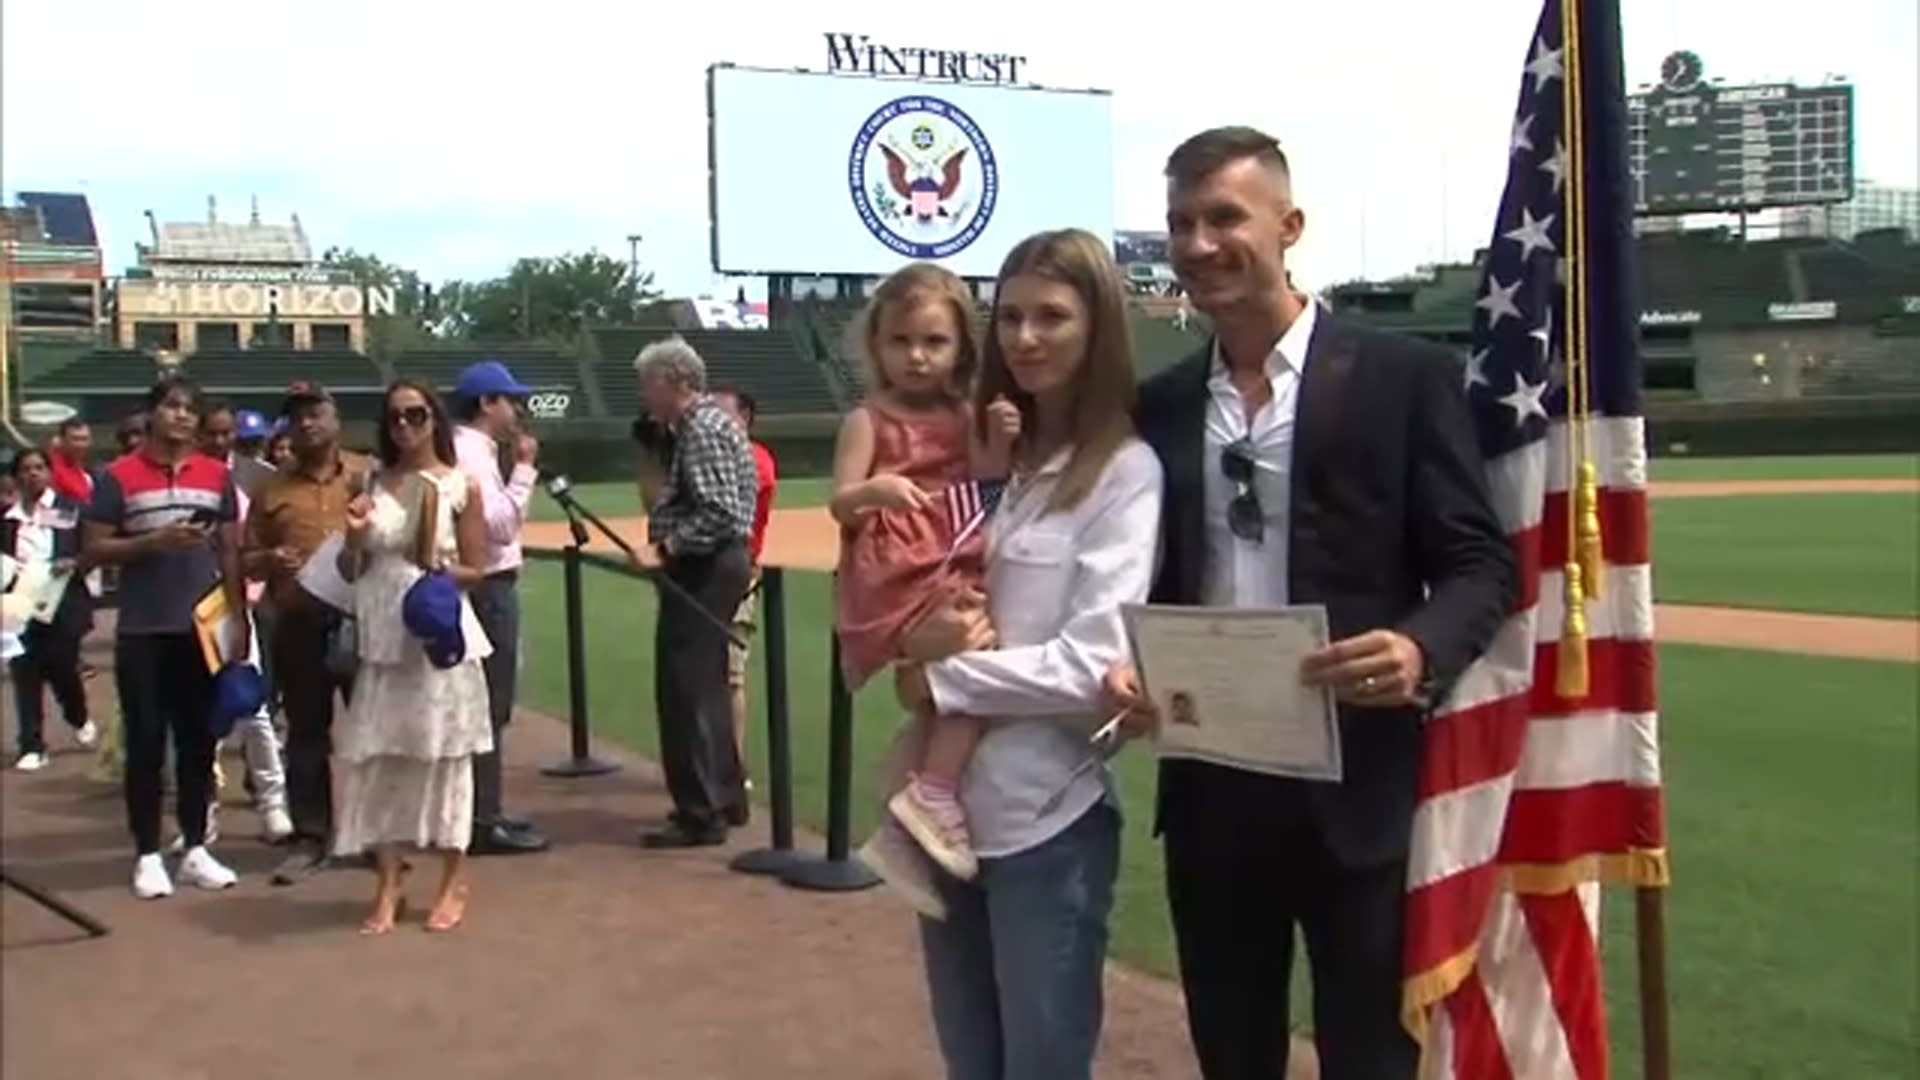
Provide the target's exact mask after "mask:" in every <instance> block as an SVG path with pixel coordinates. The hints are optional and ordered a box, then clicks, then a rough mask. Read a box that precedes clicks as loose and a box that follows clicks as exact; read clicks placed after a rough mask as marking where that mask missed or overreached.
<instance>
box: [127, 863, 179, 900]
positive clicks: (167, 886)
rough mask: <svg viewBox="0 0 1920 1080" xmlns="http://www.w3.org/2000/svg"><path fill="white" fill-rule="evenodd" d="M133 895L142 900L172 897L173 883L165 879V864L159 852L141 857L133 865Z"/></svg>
mask: <svg viewBox="0 0 1920 1080" xmlns="http://www.w3.org/2000/svg"><path fill="white" fill-rule="evenodd" d="M133 895H135V896H137V897H139V898H140V899H142V900H158V899H160V898H161V897H163V896H172V895H173V881H172V879H170V878H168V877H167V864H166V862H165V861H164V860H162V859H161V858H160V853H159V852H154V853H153V854H151V855H142V856H140V858H139V860H138V861H136V862H135V863H134V864H133Z"/></svg>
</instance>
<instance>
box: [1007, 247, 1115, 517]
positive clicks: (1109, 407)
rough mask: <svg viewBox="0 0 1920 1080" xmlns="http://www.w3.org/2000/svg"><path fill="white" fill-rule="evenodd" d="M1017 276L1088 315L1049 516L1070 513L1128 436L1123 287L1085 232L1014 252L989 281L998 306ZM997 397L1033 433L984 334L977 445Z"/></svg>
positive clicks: (1028, 399)
mask: <svg viewBox="0 0 1920 1080" xmlns="http://www.w3.org/2000/svg"><path fill="white" fill-rule="evenodd" d="M1021 274H1033V275H1035V276H1037V277H1042V278H1045V279H1047V280H1049V281H1057V282H1059V283H1060V284H1062V285H1065V286H1067V287H1069V288H1071V289H1072V290H1073V291H1074V292H1075V293H1078V294H1079V296H1080V302H1081V303H1082V304H1084V305H1085V306H1086V309H1087V356H1086V361H1085V362H1084V363H1082V364H1081V365H1080V370H1079V372H1077V373H1076V374H1075V375H1074V377H1073V386H1072V390H1071V392H1072V400H1073V412H1072V415H1071V417H1070V421H1069V422H1070V428H1071V429H1070V430H1069V432H1068V440H1069V443H1070V445H1072V447H1073V450H1072V455H1071V456H1070V457H1069V458H1068V459H1067V466H1066V471H1065V472H1064V473H1063V474H1062V475H1061V477H1060V483H1059V486H1057V487H1055V488H1054V491H1053V495H1052V497H1051V498H1050V499H1049V500H1048V506H1049V508H1050V509H1054V510H1071V509H1073V508H1074V507H1076V506H1078V505H1080V503H1081V501H1082V500H1084V499H1085V498H1086V497H1087V495H1088V494H1089V493H1091V492H1092V491H1093V488H1094V485H1096V484H1097V483H1099V481H1100V474H1101V472H1102V471H1103V470H1105V469H1106V467H1107V462H1108V461H1110V460H1112V458H1113V455H1114V454H1115V453H1116V452H1118V451H1119V449H1120V447H1121V446H1122V445H1124V444H1125V443H1126V441H1127V440H1128V439H1129V438H1131V437H1132V435H1133V397H1134V375H1133V332H1132V330H1131V328H1129V327H1128V325H1127V300H1126V286H1125V283H1124V282H1123V281H1122V280H1121V277H1120V268H1119V267H1118V266H1116V265H1115V264H1114V261H1113V254H1112V252H1110V251H1108V250H1107V245H1105V244H1103V243H1101V242H1100V238H1099V237H1097V236H1095V235H1093V234H1092V233H1090V232H1087V231H1085V230H1084V229H1058V230H1054V231H1052V232H1043V233H1035V234H1034V235H1032V236H1029V237H1027V238H1026V239H1025V240H1022V241H1020V243H1019V244H1017V245H1015V247H1014V249H1013V250H1012V251H1010V252H1008V253H1007V257H1006V260H1005V261H1004V262H1002V263H1001V264H1000V276H999V277H998V278H997V279H995V287H996V300H995V304H996V307H997V305H998V299H997V296H998V287H999V286H1004V285H1005V284H1006V283H1007V282H1008V281H1009V280H1011V279H1012V278H1014V277H1017V276H1019V275H1021ZM996 322H997V320H996ZM1001 396H1005V397H1006V398H1007V400H1009V401H1011V402H1013V403H1014V404H1015V405H1018V406H1019V407H1020V416H1021V419H1022V421H1023V430H1025V431H1029V432H1030V431H1032V430H1033V423H1034V414H1033V397H1032V396H1031V395H1029V394H1027V393H1026V392H1024V391H1022V390H1021V389H1020V386H1019V384H1018V383H1016V382H1014V380H1013V376H1012V374H1011V373H1010V372H1008V370H1007V359H1006V356H1005V354H1004V353H1003V352H1002V351H1001V349H1000V337H999V334H998V333H997V331H995V332H989V333H988V334H987V335H986V346H985V348H983V349H982V350H981V363H980V385H979V387H978V388H977V389H976V390H975V392H974V415H975V416H976V417H978V418H979V420H978V422H979V424H980V428H981V436H982V437H983V438H984V436H985V434H986V430H985V424H986V407H987V405H988V403H990V402H992V401H993V399H994V398H996V397H1001Z"/></svg>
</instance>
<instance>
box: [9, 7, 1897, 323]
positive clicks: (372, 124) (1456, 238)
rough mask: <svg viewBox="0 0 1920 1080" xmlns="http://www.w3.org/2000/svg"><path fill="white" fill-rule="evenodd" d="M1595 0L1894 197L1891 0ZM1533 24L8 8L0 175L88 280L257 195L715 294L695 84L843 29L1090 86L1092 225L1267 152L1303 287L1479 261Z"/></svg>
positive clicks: (738, 10) (783, 55)
mask: <svg viewBox="0 0 1920 1080" xmlns="http://www.w3.org/2000/svg"><path fill="white" fill-rule="evenodd" d="M1622 3H1623V5H1624V8H1625V15H1624V22H1625V29H1626V42H1627V79H1628V83H1629V84H1630V85H1631V84H1637V83H1642V82H1651V81H1653V80H1654V79H1655V78H1656V77H1657V71H1658V66H1659V62H1660V59H1661V57H1663V56H1664V55H1666V54H1667V53H1668V52H1670V51H1672V50H1674V49H1676V48H1690V49H1692V50H1694V51H1695V52H1697V53H1699V54H1700V55H1701V57H1702V59H1703V60H1704V62H1705V66H1706V68H1707V73H1708V74H1709V75H1710V76H1714V75H1717V76H1720V77H1723V78H1725V79H1726V80H1727V81H1728V82H1729V83H1742V82H1760V81H1767V80H1788V79H1791V80H1795V81H1798V82H1800V83H1802V84H1808V83H1818V82H1820V81H1821V80H1823V79H1824V78H1825V77H1827V76H1828V75H1829V74H1840V75H1845V76H1847V77H1848V78H1850V79H1851V80H1852V81H1853V82H1854V84H1855V86H1856V91H1855V93H1856V109H1857V118H1856V140H1857V150H1856V153H1855V160H1856V165H1857V168H1858V173H1859V175H1861V176H1863V177H1870V178H1874V179H1878V180H1880V181H1882V182H1886V183H1893V184H1900V185H1907V186H1912V185H1915V184H1916V183H1920V106H1917V105H1916V98H1917V97H1920V74H1916V72H1917V70H1920V64H1917V63H1916V51H1917V46H1920V25H1916V15H1915V10H1916V7H1917V6H1920V5H1917V4H1916V3H1915V0H1821V2H1819V3H1817V4H1811V5H1810V4H1808V3H1807V2H1806V0H1792V2H1788V0H1622ZM1539 7H1540V5H1539V0H1462V2H1457V3H1449V4H1442V3H1433V2H1431V0H1343V2H1339V3H1286V2H1281V3H1275V2H1273V0H1261V2H1244V3H1243V2H1238V0H1216V2H1215V3H1213V4H1210V5H1203V6H1182V5H1179V4H1158V5H1145V6H1138V7H1134V8H1132V9H1130V10H1132V11H1136V12H1139V14H1135V15H1129V16H1125V17H1119V16H1114V15H1101V16H1100V17H1098V18H1097V20H1094V21H1092V22H1089V21H1088V19H1087V18H1086V17H1084V16H1081V15H1070V14H1068V13H1067V11H1068V5H1064V4H1063V5H1058V6H1057V7H1054V6H1046V5H1039V4H1034V3H1032V2H1031V0H1021V2H1015V0H974V2H972V3H966V4H955V5H924V6H918V7H916V6H914V5H906V6H894V7H891V8H885V7H881V6H876V5H874V4H871V3H861V4H855V3H851V2H843V0H813V2H809V3H805V4H793V3H786V2H778V3H775V2H760V0H736V2H734V3H731V4H719V5H694V6H693V7H692V8H690V9H689V8H677V9H675V10H677V11H689V10H690V11H692V12H697V13H699V15H700V16H704V21H700V22H695V21H685V22H682V21H677V20H675V21H671V22H670V21H669V20H668V19H667V18H666V17H665V16H664V14H663V13H662V12H661V9H660V8H659V6H658V5H648V4H630V3H628V4H615V3H606V2H592V0H542V2H540V3H538V4H507V3H501V4H498V5H487V4H475V3H472V2H470V0H469V2H465V3H451V2H443V0H400V2H396V0H378V2H373V0H329V2H326V3H320V4H307V3H261V2H258V0H175V2H174V3H169V4H156V3H152V2H151V0H90V2H88V3H85V4H79V3H75V2H74V0H7V3H6V4H5V7H4V9H0V46H3V49H4V51H3V52H0V124H4V127H3V128H0V186H3V187H4V189H5V192H6V195H7V197H8V198H9V200H10V199H11V197H12V195H13V193H14V192H16V191H19V190H23V189H24V190H56V191H81V192H84V193H86V194H87V195H88V197H89V198H90V199H91V200H92V203H93V209H94V215H95V218H96V223H97V225H98V227H99V229H100V231H101V233H102V234H103V238H104V241H105V243H106V245H107V250H108V263H109V270H110V271H111V272H118V271H119V269H120V268H122V267H123V266H125V265H126V264H128V263H130V262H131V261H132V258H133V243H134V242H135V241H136V240H138V239H141V238H143V237H144V235H145V231H146V224H145V221H144V219H143V217H142V215H141V212H142V211H143V210H146V209H152V210H153V211H154V212H155V214H156V215H157V216H158V217H159V218H160V219H161V220H162V221H169V220H172V221H191V220H200V219H203V218H204V217H205V214H206V199H207V196H208V195H209V194H212V195H215V196H217V197H218V199H219V202H220V205H221V208H222V210H221V214H222V217H223V218H228V219H240V218H243V217H244V215H245V213H246V208H247V203H248V199H249V197H250V196H255V195H257V196H258V198H259V200H260V205H261V210H262V214H263V216H265V217H267V218H269V219H273V220H281V221H284V220H286V219H287V217H288V215H290V214H292V213H294V212H298V213H299V214H300V216H301V218H302V220H303V221H304V223H305V225H306V227H307V231H308V234H309V235H310V237H311V238H312V240H313V242H314V244H315V247H316V251H317V250H319V249H321V248H324V247H326V246H328V245H332V244H340V245H348V246H353V247H356V248H360V249H362V250H371V251H375V252H378V253H379V254H381V255H383V256H385V257H387V258H388V259H390V260H393V261H397V262H399V263H402V264H404V265H410V266H414V267H416V268H418V269H419V270H421V271H422V272H423V273H424V274H426V275H427V276H428V277H429V278H430V279H435V280H438V279H445V278H450V277H487V276H492V275H494V274H497V273H500V272H501V271H503V270H504V269H505V267H506V265H507V264H508V263H509V262H510V261H511V260H512V259H513V258H515V257H517V256H520V255H529V254H557V253H559V252H562V251H566V250H584V249H586V248H588V247H598V248H600V249H601V250H603V251H607V252H611V253H615V254H618V255H620V256H621V257H625V255H626V252H627V244H626V240H625V237H626V236H627V235H628V234H629V233H636V232H637V233H641V234H643V235H644V236H645V242H644V244H643V247H642V256H641V257H642V260H643V262H644V263H645V265H646V266H647V267H648V268H649V269H651V270H653V271H654V272H655V273H656V275H657V276H658V278H659V281H660V284H662V285H663V286H665V287H666V288H668V289H669V290H671V291H673V292H675V293H682V294H684V293H691V292H700V291H706V290H723V291H725V292H727V293H731V291H732V289H731V287H730V286H727V285H725V284H723V283H717V282H716V280H715V279H714V277H713V275H712V272H711V269H710V267H709V265H708V253H707V236H706V224H705V223H706V213H707V207H706V202H707V194H706V192H707V182H706V101H705V75H704V73H705V69H706V67H707V65H708V64H709V63H711V62H714V61H731V62H734V63H738V64H742V65H757V66H770V67H795V66H804V67H812V68H816V69H818V68H822V67H824V66H825V47H824V44H823V41H822V37H821V34H822V32H823V31H827V30H836V31H850V32H854V33H866V34H869V35H871V36H872V37H873V38H874V40H876V41H882V42H887V43H897V44H903V45H914V44H922V45H929V46H937V47H943V48H956V49H976V50H986V51H994V52H1010V53H1019V54H1024V55H1025V56H1026V57H1027V58H1028V63H1027V67H1026V68H1025V73H1026V74H1027V75H1028V76H1029V77H1031V78H1032V79H1033V80H1034V81H1036V82H1039V83H1041V84H1044V85H1052V86H1064V87H1099V88H1104V89H1110V90H1112V91H1113V94H1114V98H1113V107H1114V127H1115V131H1114V154H1115V161H1114V162H1113V169H1114V177H1115V197H1116V202H1115V206H1116V216H1117V220H1116V222H1115V224H1116V226H1117V227H1119V228H1155V227H1158V226H1159V225H1160V219H1161V211H1162V202H1161V200H1162V192H1163V188H1162V182H1161V180H1160V172H1159V168H1160V164H1161V162H1162V160H1163V159H1164V157H1165V155H1166V152H1167V151H1168V150H1169V149H1170V148H1171V147H1172V146H1173V145H1174V144H1175V143H1177V142H1178V141H1179V140H1180V139H1181V138H1182V137H1183V136H1185V135H1187V134H1190V133H1192V132H1193V131H1196V130H1199V129H1201V128H1204V127H1209V126H1213V125H1215V124H1221V123H1250V124H1254V125H1257V126H1260V127H1263V128H1265V129H1267V130H1269V131H1271V132H1273V133H1274V134H1276V135H1277V136H1279V137H1280V139H1281V141H1282V142H1283V143H1284V144H1285V146H1286V147H1287V149H1288V152H1289V154H1290V155H1291V156H1292V158H1293V162H1294V169H1295V173H1296V189H1297V192H1296V193H1297V196H1298V198H1299V199H1300V201H1301V203H1302V205H1303V206H1304V207H1305V208H1306V210H1307V215H1308V228H1307V236H1306V239H1305V241H1304V242H1303V244H1302V247H1301V249H1300V250H1299V252H1298V253H1297V255H1296V259H1295V263H1296V266H1297V271H1296V272H1297V274H1298V276H1299V277H1300V278H1301V280H1302V281H1303V282H1304V283H1307V284H1311V285H1316V286H1317V285H1324V284H1328V283H1331V282H1335V281H1340V280H1344V279H1347V278H1351V277H1356V276H1362V275H1366V276H1373V277H1382V276H1388V275H1393V274H1398V273H1403V272H1406V271H1409V270H1411V269H1413V268H1414V267H1415V266H1416V265H1418V264H1421V263H1426V262H1432V261H1435V260H1436V259H1439V258H1442V257H1443V256H1444V257H1452V258H1460V257H1465V256H1466V255H1468V254H1470V253H1471V252H1472V250H1473V248H1474V247H1476V246H1478V245H1480V244H1482V243H1484V241H1485V239H1486V236H1487V234H1488V232H1489V229H1490V226H1491V216H1492V214H1493V211H1494V207H1495V205H1496V203H1497V199H1498V195H1499V188H1500V184H1501V181H1502V176H1503V169H1504V165H1505V160H1506V151H1507V136H1508V133H1509V130H1510V125H1511V121H1512V109H1513V103H1514V96H1515V93H1516V90H1517V88H1518V85H1519V78H1520V67H1521V64H1522V63H1523V62H1524V60H1525V58H1526V53H1527V50H1528V45H1529V42H1530V37H1531V32H1532V27H1533V23H1534V21H1535V19H1536V18H1537V17H1538V14H1539ZM489 10H492V11H498V12H500V13H501V14H500V15H498V16H491V17H490V16H487V15H483V14H479V13H480V12H485V11H489ZM883 11H887V12H890V14H887V15H885V16H882V14H881V13H882V12H883ZM1468 11H1472V12H1475V13H1476V14H1475V15H1474V16H1473V18H1472V19H1471V20H1469V19H1468V18H1467V17H1466V16H1465V15H1464V14H1463V12H1468ZM1201 12H1204V15H1202V14H1200V13H1201ZM1090 31H1091V34H1090ZM1090 37H1091V38H1092V40H1089V38H1090Z"/></svg>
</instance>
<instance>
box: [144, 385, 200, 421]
mask: <svg viewBox="0 0 1920 1080" xmlns="http://www.w3.org/2000/svg"><path fill="white" fill-rule="evenodd" d="M175 394H184V395H186V398H187V404H188V406H189V407H190V408H192V409H193V411H194V412H196V413H198V412H199V411H200V401H201V398H200V385H199V384H198V383H196V382H194V381H193V380H192V379H189V378H187V377H186V376H185V375H162V376H160V378H159V379H157V380H155V381H154V384H153V385H152V386H150V387H148V388H147V396H146V397H145V398H143V399H141V404H142V406H143V408H142V409H141V412H142V413H145V414H151V413H152V412H153V411H154V410H155V409H158V408H159V407H160V406H161V405H162V404H164V403H165V402H166V400H167V399H168V398H170V397H172V396H173V395H175ZM147 418H148V419H149V420H151V419H152V416H151V415H148V417H147Z"/></svg>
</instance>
